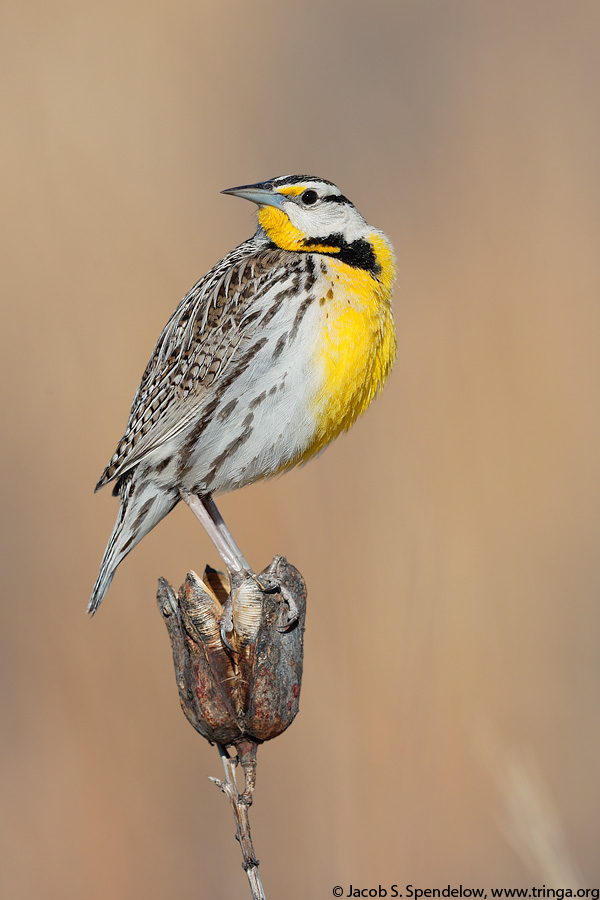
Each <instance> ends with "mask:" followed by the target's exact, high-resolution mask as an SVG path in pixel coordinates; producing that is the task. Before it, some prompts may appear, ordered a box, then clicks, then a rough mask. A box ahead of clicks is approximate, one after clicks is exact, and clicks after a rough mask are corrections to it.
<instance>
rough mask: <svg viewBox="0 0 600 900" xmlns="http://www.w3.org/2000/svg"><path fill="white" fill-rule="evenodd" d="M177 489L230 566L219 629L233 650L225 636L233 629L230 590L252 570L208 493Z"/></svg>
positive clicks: (232, 590)
mask: <svg viewBox="0 0 600 900" xmlns="http://www.w3.org/2000/svg"><path fill="white" fill-rule="evenodd" d="M179 493H180V495H181V499H182V500H183V501H184V503H186V504H187V506H189V508H190V509H191V511H192V512H193V513H194V515H195V516H196V518H197V519H198V521H199V522H200V523H201V524H202V525H203V526H204V529H205V530H206V533H207V534H208V536H209V537H210V539H211V540H212V542H213V544H214V545H215V547H216V548H217V550H218V552H219V556H220V557H221V559H222V560H223V562H224V563H225V565H226V566H227V568H228V569H229V577H230V580H231V590H230V592H229V596H228V597H227V600H226V602H225V605H224V606H223V612H222V614H221V624H220V632H221V640H222V641H223V643H224V644H225V646H226V647H229V649H230V650H233V647H232V646H231V644H230V643H229V641H228V640H227V635H228V634H230V633H231V632H232V631H233V594H234V588H235V587H236V585H234V582H238V585H237V586H239V581H240V580H241V578H244V577H245V576H247V575H252V576H253V577H254V573H253V572H252V569H251V568H250V564H249V563H248V561H247V560H246V559H245V557H244V555H243V553H242V551H241V550H240V548H239V547H238V545H237V544H236V542H235V541H234V539H233V535H232V534H231V532H230V531H229V528H228V527H227V525H226V524H225V522H224V520H223V517H222V515H221V513H220V512H219V510H218V509H217V505H216V503H215V502H214V500H213V499H212V497H211V496H210V494H205V495H200V494H194V493H192V492H191V491H186V490H184V489H183V488H179Z"/></svg>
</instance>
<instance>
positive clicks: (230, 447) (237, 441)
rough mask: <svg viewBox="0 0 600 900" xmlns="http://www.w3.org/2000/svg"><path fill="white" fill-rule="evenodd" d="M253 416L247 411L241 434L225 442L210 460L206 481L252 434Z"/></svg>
mask: <svg viewBox="0 0 600 900" xmlns="http://www.w3.org/2000/svg"><path fill="white" fill-rule="evenodd" d="M253 418H254V413H248V415H247V416H246V418H245V419H244V423H243V424H244V431H243V432H242V433H241V434H239V435H238V436H237V437H236V438H234V439H233V440H232V441H231V442H230V443H229V444H227V446H226V447H225V449H224V450H223V452H222V453H219V455H218V456H217V457H215V459H213V460H212V462H211V463H210V469H209V472H208V474H207V476H206V482H207V483H210V482H211V481H212V480H213V479H214V477H215V475H216V474H217V471H218V470H219V469H220V467H221V466H222V465H223V463H224V462H225V460H226V459H227V457H228V456H229V455H230V454H231V453H234V452H235V451H236V450H238V449H239V448H240V447H241V446H242V444H245V443H246V441H247V440H248V438H249V437H250V435H251V434H252V428H251V425H252V420H253ZM196 490H198V488H196Z"/></svg>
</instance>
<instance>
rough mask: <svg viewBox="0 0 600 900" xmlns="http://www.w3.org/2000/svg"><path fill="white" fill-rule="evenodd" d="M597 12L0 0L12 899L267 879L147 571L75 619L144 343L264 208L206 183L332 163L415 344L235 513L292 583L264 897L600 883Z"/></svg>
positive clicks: (184, 533)
mask: <svg viewBox="0 0 600 900" xmlns="http://www.w3.org/2000/svg"><path fill="white" fill-rule="evenodd" d="M599 40H600V7H599V5H598V3H597V2H589V3H588V2H585V0H580V2H572V0H564V2H555V0H538V2H533V0H532V2H525V0H520V2H509V0H497V2H487V3H486V2H482V0H473V2H468V0H453V2H451V3H449V2H443V0H431V2H423V0H398V2H395V3H392V2H388V3H385V2H380V0H372V2H371V3H370V4H365V3H359V2H354V0H352V2H349V0H335V2H328V3H318V2H315V0H307V2H306V3H305V4H300V5H298V4H296V5H294V6H292V5H291V4H289V5H287V4H281V3H275V2H267V0H258V2H255V3H251V4H250V3H245V2H241V0H226V2H224V3H223V4H221V6H220V7H219V8H218V9H217V7H216V5H215V4H209V3H203V2H202V0H196V2H191V0H174V2H172V3H170V4H166V3H165V4H148V3H141V2H136V0H125V2H123V0H120V2H118V3H117V2H114V0H108V2H104V3H102V4H92V3H89V2H88V3H81V2H46V3H40V2H39V0H38V2H31V0H19V2H18V3H17V2H15V0H6V2H5V3H4V4H3V8H2V12H1V13H0V42H1V46H0V66H1V68H2V73H3V83H4V87H3V97H2V100H1V101H0V103H1V104H2V109H1V121H2V149H1V150H0V154H1V156H0V161H1V171H2V182H3V186H2V195H3V201H2V208H3V216H2V220H3V226H2V227H3V235H2V250H3V264H2V280H3V282H4V284H3V302H4V308H3V328H2V363H3V375H2V384H3V388H4V400H3V410H4V423H5V424H4V429H5V432H4V441H3V446H2V474H3V476H4V486H3V489H2V503H3V516H2V529H3V536H2V552H3V555H4V566H3V585H4V600H3V603H2V612H1V616H2V625H1V634H2V642H3V643H2V654H1V664H2V703H3V707H2V709H3V712H2V750H1V760H2V769H1V787H2V800H1V805H0V809H1V812H0V840H1V853H2V860H1V862H0V896H1V897H2V898H7V900H13V898H18V900H20V898H26V900H30V898H45V900H46V898H47V900H54V898H60V900H71V898H73V900H74V898H77V900H79V898H82V897H85V898H89V900H95V898H103V900H104V898H115V900H121V898H138V897H139V898H144V900H159V898H161V900H162V898H172V897H177V898H182V900H186V898H190V900H192V898H217V900H219V898H231V897H245V896H246V895H247V894H248V889H247V885H246V883H245V876H244V873H243V872H242V869H241V866H240V859H241V857H240V854H239V850H238V847H237V846H236V844H235V842H234V840H233V821H232V819H231V813H230V810H229V808H228V804H227V802H226V800H225V798H224V797H222V796H221V795H220V793H219V792H218V791H217V790H216V789H215V787H214V786H213V785H211V784H210V783H209V781H208V779H207V775H219V774H220V764H219V760H218V756H217V753H216V750H215V749H214V748H210V747H209V746H208V745H207V744H205V742H203V741H202V740H201V739H200V738H199V737H198V736H197V735H196V734H195V732H194V731H193V730H192V729H191V728H190V726H189V725H188V724H187V723H186V721H185V720H184V717H183V716H182V714H181V712H180V709H179V702H178V697H177V692H176V687H175V683H174V676H173V671H172V662H171V656H170V647H169V644H168V641H167V636H166V632H165V629H164V626H163V624H162V622H161V620H160V617H159V614H158V612H157V610H156V605H155V600H154V596H155V590H156V580H157V577H158V576H159V575H165V576H167V577H168V578H169V579H171V580H172V581H173V582H174V583H176V584H179V583H180V582H181V581H182V580H183V577H184V576H185V573H186V571H187V570H188V569H189V568H195V569H198V570H199V569H201V568H202V566H203V564H204V562H205V561H210V562H212V563H216V562H217V559H216V555H215V551H214V550H213V547H212V545H211V544H210V543H209V541H208V538H206V537H205V535H204V532H203V531H202V529H201V528H200V526H198V525H197V524H196V522H195V521H194V520H193V518H192V516H191V515H190V514H189V512H188V511H187V510H185V509H183V508H178V509H177V510H176V511H175V512H174V514H173V515H172V516H169V517H168V519H166V520H165V521H164V522H163V523H162V524H161V525H160V526H159V527H158V528H156V529H155V531H154V532H152V534H151V535H150V536H149V537H147V538H146V539H145V540H144V541H143V542H142V544H141V545H140V546H139V547H138V548H137V549H136V550H135V551H134V553H133V554H132V555H131V556H130V557H128V559H127V560H126V561H125V563H124V564H123V565H122V566H121V568H120V569H119V572H118V575H117V577H116V580H115V582H114V583H113V586H112V588H111V590H110V592H109V595H108V597H107V599H106V601H105V602H104V604H103V606H102V608H101V610H100V612H99V614H98V615H97V616H96V618H95V619H94V620H93V621H89V620H88V618H87V617H86V615H85V613H84V609H85V605H86V603H87V600H88V596H89V592H90V589H91V587H92V584H93V582H94V579H95V577H96V574H97V570H98V565H99V562H100V558H101V556H102V552H103V549H104V546H105V544H106V541H107V539H108V535H109V533H110V530H111V528H112V525H113V521H114V518H115V516H116V512H117V505H116V502H115V501H114V500H113V499H112V498H111V496H110V492H109V491H106V492H103V493H102V494H100V495H98V496H96V497H94V496H93V493H92V490H93V487H94V484H95V482H96V479H97V477H98V476H99V474H100V472H101V470H102V468H103V466H104V464H105V463H106V462H107V460H108V458H109V457H110V455H111V453H112V452H113V449H114V447H115V445H116V441H117V439H118V438H119V437H120V435H121V433H122V429H123V427H124V425H125V422H126V418H127V413H128V410H129V404H130V401H131V398H132V396H133V392H134V390H135V388H136V386H137V383H138V380H139V377H140V375H141V372H142V370H143V368H144V366H145V364H146V361H147V359H148V356H149V354H150V352H151V350H152V348H153V346H154V341H155V339H156V337H157V335H158V333H159V331H160V329H161V328H162V326H163V324H164V323H165V321H166V319H167V318H168V316H169V315H170V313H171V311H172V309H173V308H174V307H175V305H176V304H177V302H178V301H179V299H180V297H181V296H182V295H183V294H184V293H185V292H186V291H187V290H188V288H189V287H190V286H191V285H192V284H193V283H194V281H195V280H196V279H197V278H198V277H200V276H201V275H202V274H203V273H204V272H205V271H206V270H207V269H208V268H209V267H210V266H211V265H212V264H213V263H214V262H215V261H216V260H218V259H219V258H220V257H221V256H222V255H224V254H225V253H226V252H227V251H228V250H229V249H231V248H232V247H233V246H234V245H235V244H237V243H239V242H241V241H242V240H243V239H245V238H246V237H247V236H249V235H250V234H251V233H252V231H253V229H254V211H253V208H251V207H250V206H249V205H248V204H244V203H242V202H238V201H237V200H236V201H235V202H234V201H233V200H231V199H230V198H228V197H222V196H220V194H219V191H220V190H221V189H222V188H226V187H230V186H232V185H235V184H240V183H246V182H252V181H258V180H260V179H263V178H266V177H269V176H273V175H278V174H286V173H297V172H307V173H314V174H317V175H321V176H323V177H326V178H329V179H332V180H334V181H335V182H336V183H338V184H339V185H340V186H341V187H342V189H343V191H344V192H345V193H346V194H347V195H348V196H350V197H351V198H352V200H353V201H354V202H355V203H356V205H357V206H358V208H359V209H360V210H361V211H362V212H363V213H364V215H365V216H366V217H367V218H368V220H369V221H371V222H372V223H373V224H376V225H378V226H379V227H381V228H383V229H384V230H385V231H386V232H387V233H388V234H389V235H390V237H391V239H392V241H393V243H394V245H395V247H396V250H397V255H398V263H399V279H398V287H397V291H396V301H395V310H396V319H397V325H398V333H399V356H398V361H397V363H396V366H395V369H394V372H393V376H392V378H391V380H390V383H389V385H388V388H387V389H386V391H385V393H384V395H383V396H382V397H381V398H380V399H379V400H378V402H377V403H376V404H375V406H374V407H373V408H372V409H371V410H370V411H369V413H368V415H367V416H366V417H365V419H364V420H362V421H361V422H360V423H359V424H358V425H357V427H356V428H355V430H354V431H353V432H352V433H351V435H349V436H347V437H345V438H343V439H342V440H340V441H339V442H338V443H337V444H336V445H335V446H334V447H332V448H331V449H330V450H329V451H328V452H327V453H326V454H325V455H324V456H323V457H322V458H320V459H319V460H317V461H316V462H313V463H312V464H311V465H309V466H308V467H307V468H305V469H303V470H300V471H296V472H294V473H292V474H290V475H288V476H286V477H285V478H283V479H281V480H277V481H275V482H273V483H269V484H261V485H258V486H254V487H252V488H248V489H246V490H244V491H242V492H239V493H237V494H234V495H230V496H228V497H226V498H224V499H223V500H222V501H221V508H222V510H223V512H224V515H225V517H226V519H227V520H228V522H229V524H230V526H231V528H232V530H233V531H234V533H235V535H236V537H237V539H238V541H239V543H240V544H241V546H242V547H243V548H244V552H245V553H246V555H247V556H248V557H249V559H250V560H251V561H252V562H253V563H254V565H255V566H256V567H258V568H260V567H262V566H263V565H264V564H266V563H267V562H268V561H269V560H270V558H271V557H272V556H273V554H274V553H285V554H286V555H287V556H288V558H289V559H290V560H291V561H292V562H294V563H295V564H296V565H297V566H299V568H300V569H301V571H302V572H303V574H304V576H305V578H306V580H307V582H308V585H309V589H310V596H309V601H310V602H309V621H308V630H307V636H306V660H305V679H304V687H303V694H302V701H301V712H300V716H299V718H298V719H297V721H296V722H295V724H294V725H293V726H292V728H291V729H290V730H289V731H288V732H287V733H286V734H285V735H284V736H282V737H281V738H280V739H278V740H277V741H276V742H274V743H272V744H270V745H267V746H265V747H264V748H263V749H262V750H261V752H260V754H259V780H258V788H257V795H256V802H255V805H254V807H253V810H252V820H253V831H254V838H255V845H256V849H257V853H258V855H259V857H260V859H261V861H262V866H261V872H262V877H263V881H264V884H265V888H266V892H267V896H268V897H273V898H275V897H285V898H289V900H294V898H305V897H314V898H321V897H322V898H327V897H330V896H331V891H332V887H333V886H334V885H341V886H344V888H345V890H347V889H348V886H349V885H350V884H352V885H354V886H355V887H357V886H358V887H372V886H377V885H379V884H381V885H383V886H387V887H388V888H389V886H390V885H391V884H394V883H397V884H399V885H405V884H409V883H412V884H414V885H420V886H422V887H436V886H437V887H443V886H444V885H447V884H448V883H450V884H451V885H458V884H460V883H461V882H462V884H463V885H465V886H471V887H473V886H486V887H490V886H507V885H508V886H529V885H539V886H541V885H542V884H544V883H545V884H546V885H547V886H554V887H557V886H558V887H573V888H575V887H581V886H585V885H589V886H591V887H594V886H595V887H598V886H599V885H600V862H599V854H598V834H599V826H600V813H599V809H600V777H599V774H598V758H599V754H600V708H599V702H598V701H599V700H600V679H599V674H600V673H599V668H600V663H599V654H598V646H599V643H600V611H599V606H598V593H599V588H600V565H599V561H598V533H599V526H600V477H599V464H598V459H599V454H600V417H599V414H598V400H599V393H600V392H599V384H600V339H599V333H600V304H599V288H600V283H599V282H600V278H599V267H598V236H599V226H600V193H599V188H600V177H599V174H598V158H599V151H600V113H599V104H598V92H599V87H600V83H599V76H600V54H599V52H598V47H599Z"/></svg>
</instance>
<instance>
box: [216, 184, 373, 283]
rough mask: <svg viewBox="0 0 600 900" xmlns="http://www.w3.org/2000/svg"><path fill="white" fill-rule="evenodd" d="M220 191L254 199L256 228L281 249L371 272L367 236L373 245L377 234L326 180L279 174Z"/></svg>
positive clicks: (371, 256) (369, 246) (246, 198)
mask: <svg viewBox="0 0 600 900" xmlns="http://www.w3.org/2000/svg"><path fill="white" fill-rule="evenodd" d="M222 193H224V194H231V195H232V196H234V197H242V198H244V199H245V200H251V201H252V202H253V203H256V204H257V205H258V221H259V224H260V227H261V228H262V230H263V231H264V232H265V234H266V235H267V237H268V238H269V240H270V241H271V242H272V243H273V244H275V245H276V246H277V247H280V248H281V249H282V250H291V251H298V252H306V253H325V254H328V255H331V256H332V257H337V258H338V259H340V260H343V259H348V261H352V262H353V263H354V264H355V265H357V266H359V267H360V268H364V269H367V270H369V271H371V272H372V273H373V274H376V270H377V268H378V267H379V262H378V260H377V258H376V256H377V254H376V252H375V248H374V244H373V238H376V242H377V243H378V244H379V242H380V236H381V232H379V231H377V229H374V228H372V227H371V226H370V225H368V224H367V222H366V221H365V220H364V218H363V217H362V216H361V214H360V213H359V211H358V210H357V209H356V207H355V206H353V204H352V203H351V202H350V200H348V198H347V197H344V195H343V194H342V192H341V191H340V189H339V188H338V187H336V185H335V184H332V182H331V181H325V180H324V179H323V178H315V177H314V176H312V175H282V176H280V177H278V178H272V179H271V180H270V181H261V182H259V183H258V184H247V185H243V186H242V187H235V188H229V189H228V190H226V191H223V192H222ZM386 243H387V242H386Z"/></svg>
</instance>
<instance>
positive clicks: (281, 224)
mask: <svg viewBox="0 0 600 900" xmlns="http://www.w3.org/2000/svg"><path fill="white" fill-rule="evenodd" d="M223 193H224V194H230V195H232V196H234V197H242V198H244V199H246V200H251V201H252V202H253V203H256V204H257V206H258V229H257V231H256V234H255V235H254V237H252V238H250V240H247V241H245V242H244V243H243V244H240V246H239V247H236V248H235V250H232V251H231V253H229V254H228V255H227V256H225V257H224V259H222V260H221V262H219V263H217V265H216V266H215V267H214V268H213V269H211V271H210V272H208V274H207V275H205V276H204V278H202V279H201V280H200V281H199V282H198V283H197V284H196V285H195V287H193V288H192V290H191V291H190V292H189V294H187V295H186V296H185V297H184V298H183V300H182V301H181V303H180V304H179V306H178V307H177V309H176V310H175V312H174V313H173V315H172V316H171V318H170V319H169V321H168V322H167V325H166V326H165V328H164V330H163V332H162V334H161V336H160V338H159V339H158V343H157V345H156V347H155V349H154V353H153V354H152V357H151V359H150V362H149V363H148V365H147V367H146V371H145V372H144V374H143V376H142V380H141V383H140V385H139V387H138V389H137V391H136V394H135V397H134V399H133V405H132V407H131V413H130V416H129V422H128V423H127V428H126V430H125V434H124V435H123V437H122V438H121V440H120V441H119V444H118V446H117V449H116V451H115V453H114V455H113V457H112V459H111V461H110V463H109V464H108V466H107V467H106V469H105V471H104V472H103V474H102V476H101V478H100V480H99V482H98V484H97V486H96V490H99V489H100V488H101V487H104V485H105V484H108V483H109V482H111V481H114V482H115V487H114V490H113V494H115V495H117V496H118V497H119V498H120V509H119V514H118V516H117V521H116V524H115V527H114V529H113V532H112V534H111V536H110V540H109V542H108V546H107V548H106V551H105V553H104V558H103V560H102V564H101V567H100V574H99V575H98V579H97V581H96V584H95V586H94V590H93V592H92V596H91V600H90V603H89V606H88V611H89V612H90V613H94V612H95V611H96V609H97V608H98V606H99V604H100V602H101V601H102V598H103V597H104V595H105V593H106V591H107V590H108V587H109V585H110V583H111V581H112V578H113V575H114V573H115V570H116V568H117V566H118V565H119V563H120V562H121V561H122V559H123V558H124V557H125V556H126V555H127V554H128V553H129V551H130V550H132V549H133V547H135V545H136V544H137V543H139V541H141V539H142V538H143V537H144V535H146V534H148V532H149V531H150V530H151V529H152V528H154V526H155V525H157V524H158V522H160V520H161V519H162V518H164V516H166V515H167V513H169V512H170V511H171V510H172V509H173V507H174V506H175V505H176V504H177V503H178V502H179V500H180V499H183V500H184V501H185V502H186V503H187V505H188V506H189V507H190V508H191V510H192V511H193V512H194V513H195V515H196V516H197V517H198V519H199V520H200V521H201V522H202V524H203V525H204V527H205V528H206V530H207V532H208V534H209V535H210V537H211V538H212V540H213V541H214V543H215V545H216V547H217V549H218V551H219V553H220V555H221V557H222V559H223V561H224V562H225V564H226V565H227V567H228V568H229V570H230V572H232V573H251V571H252V570H251V568H250V566H249V564H248V563H247V561H246V560H245V559H244V557H243V555H242V553H241V551H240V549H239V547H238V546H237V545H236V543H235V541H234V540H233V537H232V536H231V534H230V532H229V530H228V529H227V527H226V525H225V523H224V521H223V519H222V518H221V516H220V514H219V512H218V510H217V507H216V505H215V503H214V500H213V499H212V498H213V495H215V494H218V493H222V492H226V491H232V490H234V489H235V488H240V487H243V486H244V485H246V484H251V483H252V482H254V481H257V480H258V479H261V478H270V477H271V476H273V475H277V474H279V473H280V472H284V471H286V470H287V469H290V468H291V467H292V466H295V465H298V463H304V462H306V461H307V460H308V459H310V457H312V456H314V455H315V454H316V453H319V451H321V450H322V449H323V448H324V447H326V446H327V444H329V443H330V441H332V440H333V439H334V438H336V437H337V436H338V435H339V434H340V433H341V432H343V431H346V430H347V429H348V428H350V426H351V425H352V424H353V423H354V421H355V420H356V418H357V416H359V415H360V414H361V413H363V412H364V411H365V410H366V408H367V407H368V406H369V404H370V403H371V401H372V400H373V398H374V397H375V395H376V394H377V392H378V391H379V389H380V388H381V387H382V385H383V383H384V382H385V380H386V378H387V375H388V373H389V370H390V367H391V365H392V362H393V360H394V356H395V352H396V335H395V330H394V321H393V317H392V310H391V295H392V286H393V282H394V278H395V267H394V253H393V249H392V247H391V244H390V242H389V241H388V239H387V238H386V236H385V235H384V234H383V233H382V232H381V231H379V230H378V229H376V228H373V227H372V226H370V225H368V224H367V223H366V221H365V220H364V219H363V217H362V216H361V214H360V213H359V212H358V210H357V209H356V208H355V207H354V206H353V205H352V203H351V202H350V201H349V200H348V199H347V198H346V197H344V195H343V194H342V193H341V191H340V190H339V188H337V187H336V186H335V185H334V184H332V183H331V182H330V181H325V180H324V179H322V178H315V177H313V176H308V175H293V176H282V177H279V178H273V179H271V180H270V181H264V182H261V183H259V184H253V185H246V186H243V187H237V188H230V189H229V190H226V191H223Z"/></svg>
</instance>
